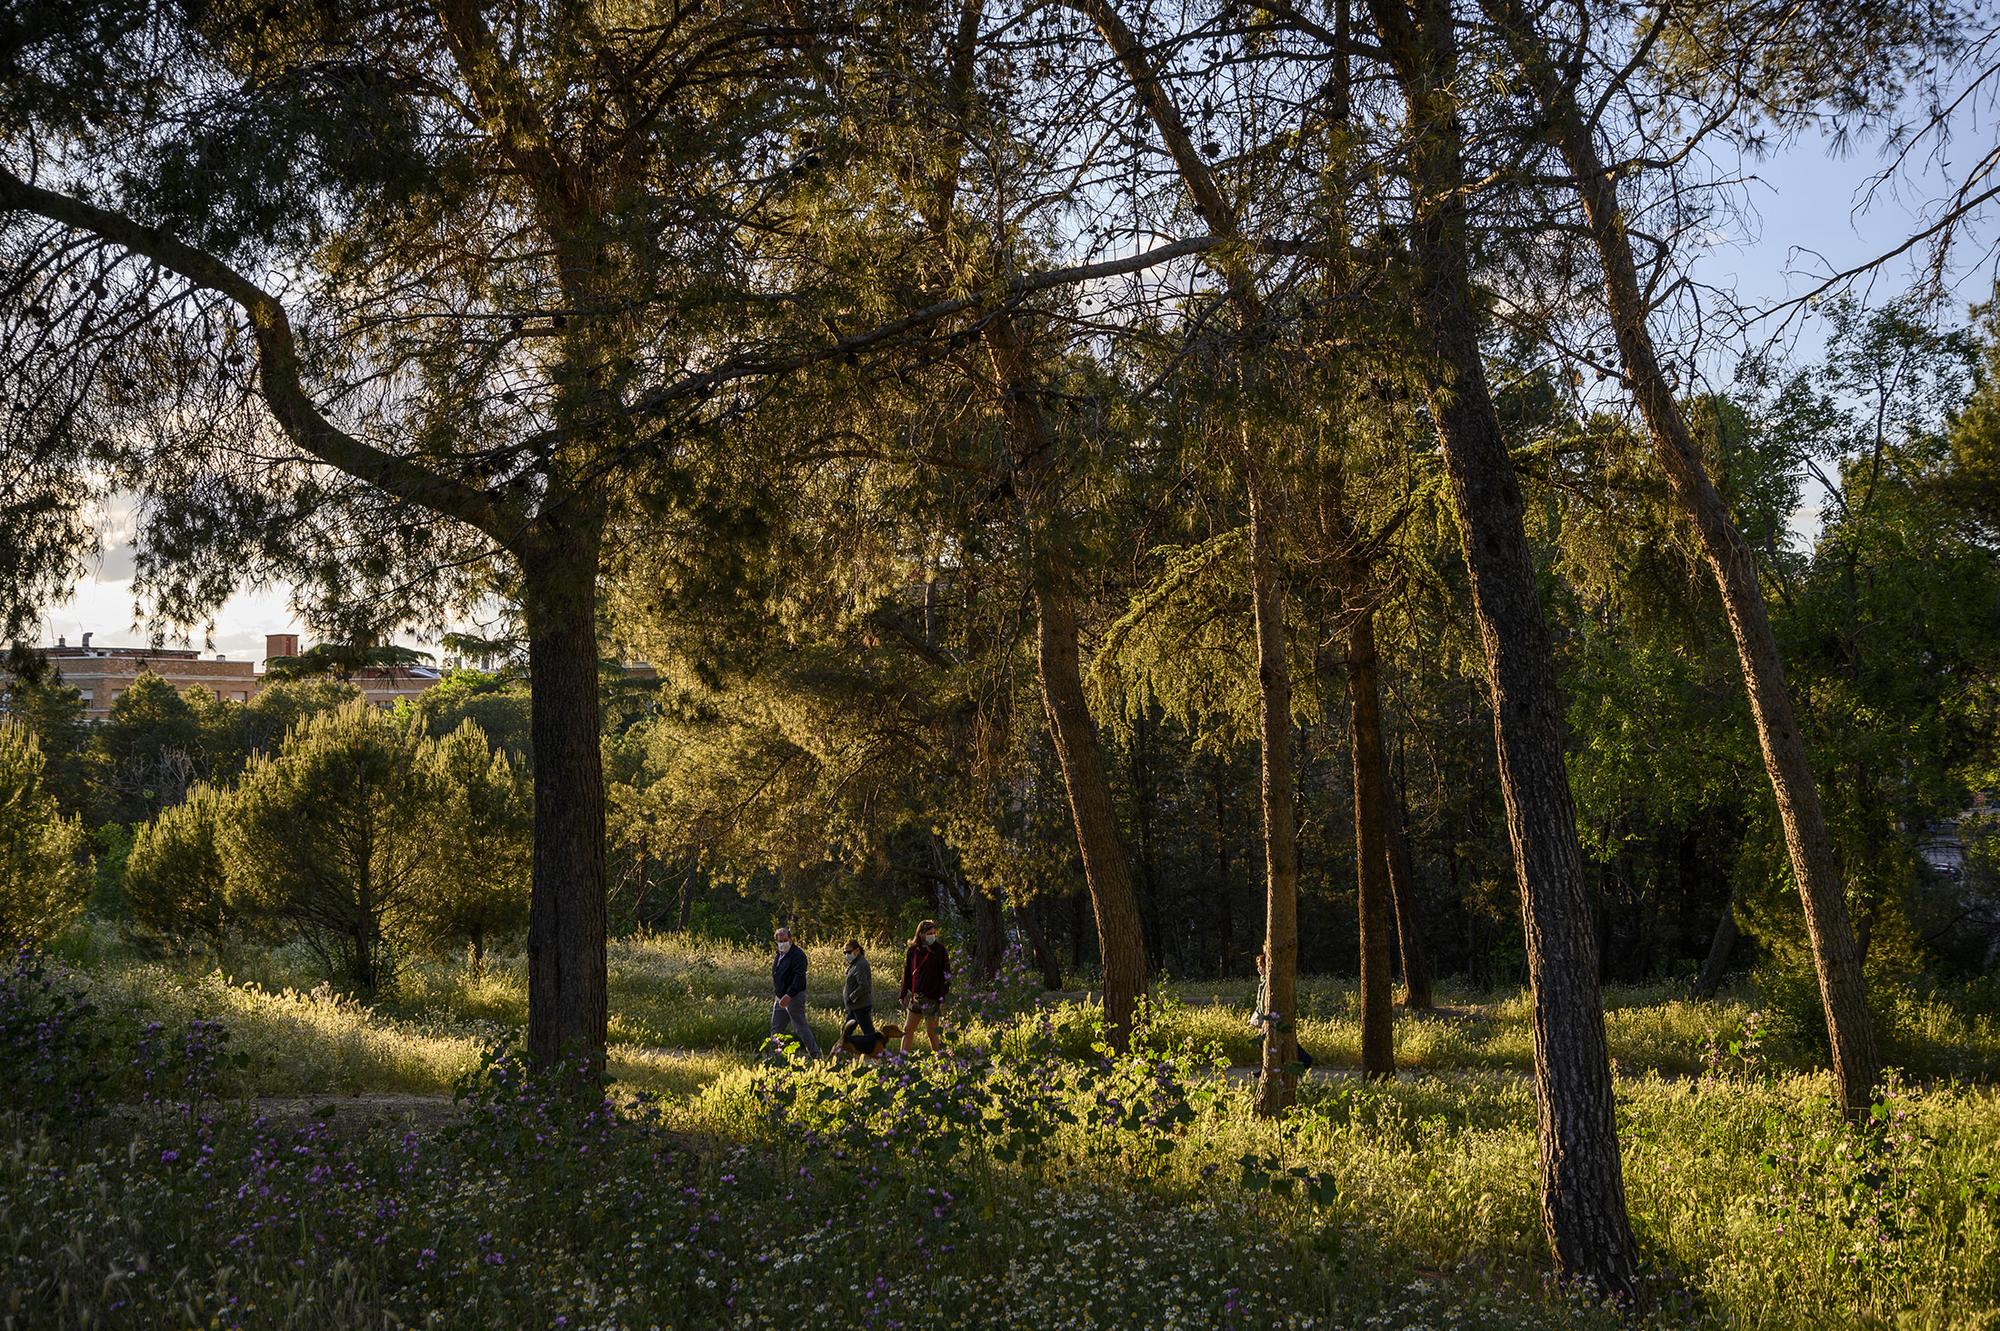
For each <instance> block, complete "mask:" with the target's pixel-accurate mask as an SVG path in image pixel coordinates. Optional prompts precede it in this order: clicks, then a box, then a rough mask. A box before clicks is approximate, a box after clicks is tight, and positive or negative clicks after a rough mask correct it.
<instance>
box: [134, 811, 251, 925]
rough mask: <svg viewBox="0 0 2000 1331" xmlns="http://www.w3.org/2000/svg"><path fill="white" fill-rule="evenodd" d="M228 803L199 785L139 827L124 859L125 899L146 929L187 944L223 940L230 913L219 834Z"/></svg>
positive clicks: (138, 922) (137, 922) (135, 919)
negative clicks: (178, 801)
mask: <svg viewBox="0 0 2000 1331" xmlns="http://www.w3.org/2000/svg"><path fill="white" fill-rule="evenodd" d="M229 805H230V801H229V797H228V796H227V795H226V794H224V793H223V792H221V791H218V790H216V789H214V788H213V787H211V786H206V785H199V786H196V787H194V788H193V789H192V790H190V791H189V792H188V797H187V799H186V800H185V801H184V802H182V803H180V804H176V805H174V806H172V807H171V808H167V809H162V810H161V811H160V816H159V817H157V818H155V819H154V820H153V821H152V822H150V823H147V824H146V825H145V826H143V827H141V828H140V829H139V834H138V835H137V836H136V837H134V838H133V840H132V849H131V851H130V853H129V854H128V855H127V856H126V858H125V904H126V907H127V908H128V909H129V910H130V911H131V913H132V919H133V921H134V922H135V923H136V924H137V925H138V926H139V927H140V929H141V930H143V931H144V932H146V933H149V934H151V935H153V936H154V937H156V938H161V939H164V940H166V941H168V942H170V943H174V944H177V945H182V946H185V945H186V944H188V943H190V942H193V941H195V940H201V941H204V942H207V943H210V944H214V943H219V942H221V941H222V938H223V935H224V934H225V933H226V932H227V930H228V927H229V921H230V912H229V893H228V884H227V881H226V875H225V873H224V870H223V865H222V852H221V850H220V848H219V847H218V846H217V837H218V835H219V834H220V831H221V828H222V825H223V823H224V821H225V820H226V819H227V818H228V816H229Z"/></svg>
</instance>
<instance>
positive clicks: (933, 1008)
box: [910, 994, 944, 1017]
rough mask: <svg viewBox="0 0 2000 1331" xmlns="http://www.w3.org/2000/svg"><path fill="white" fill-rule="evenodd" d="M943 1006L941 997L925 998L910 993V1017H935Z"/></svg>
mask: <svg viewBox="0 0 2000 1331" xmlns="http://www.w3.org/2000/svg"><path fill="white" fill-rule="evenodd" d="M943 1006H944V1000H943V999H942V998H925V997H923V996H922V995H921V994H912V995H910V1015H911V1016H912V1017H935V1016H936V1015H937V1014H938V1010H939V1009H940V1008H942V1007H943Z"/></svg>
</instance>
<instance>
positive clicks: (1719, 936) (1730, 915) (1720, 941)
mask: <svg viewBox="0 0 2000 1331" xmlns="http://www.w3.org/2000/svg"><path fill="white" fill-rule="evenodd" d="M1736 933H1737V929H1736V898H1735V897H1733V896H1732V897H1731V898H1730V899H1729V902H1728V904H1727V905H1725V906H1724V907H1723V908H1722V918H1721V919H1719V920H1717V921H1716V922H1715V936H1714V937H1712V938H1710V939H1709V940H1708V956H1707V957H1706V958H1704V959H1703V961H1702V963H1701V974H1699V975H1697V976H1695V979H1694V996H1695V997H1696V998H1714V997H1715V991H1716V990H1718V989H1720V988H1722V977H1723V976H1724V975H1727V974H1728V973H1729V954H1730V953H1732V952H1734V951H1735V950H1736Z"/></svg>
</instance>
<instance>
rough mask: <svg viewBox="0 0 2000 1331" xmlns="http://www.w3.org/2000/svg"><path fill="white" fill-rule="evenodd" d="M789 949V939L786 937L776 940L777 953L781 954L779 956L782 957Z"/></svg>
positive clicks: (790, 945) (790, 948) (790, 946)
mask: <svg viewBox="0 0 2000 1331" xmlns="http://www.w3.org/2000/svg"><path fill="white" fill-rule="evenodd" d="M791 950H792V944H791V940H790V939H786V938H780V939H779V940H778V955H779V956H781V957H782V956H784V955H785V953H787V952H789V951H791Z"/></svg>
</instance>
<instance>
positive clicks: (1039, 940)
mask: <svg viewBox="0 0 2000 1331" xmlns="http://www.w3.org/2000/svg"><path fill="white" fill-rule="evenodd" d="M1047 902H1048V898H1047V897H1036V898H1035V899H1034V900H1033V901H1031V902H1029V903H1028V904H1027V905H1025V906H1017V907H1015V908H1014V915H1015V918H1017V919H1019V920H1020V921H1021V932H1022V933H1024V934H1026V935H1027V936H1028V947H1029V948H1030V949H1031V950H1032V951H1033V952H1034V954H1035V964H1036V965H1037V966H1040V967H1041V968H1042V988H1044V989H1047V990H1050V991H1051V992H1053V991H1054V990H1057V989H1060V988H1062V985H1063V974H1062V961H1061V959H1060V958H1058V957H1057V956H1056V954H1055V949H1053V948H1051V947H1050V946H1049V931H1048V926H1047V925H1046V924H1044V923H1043V916H1044V915H1045V914H1046V913H1047V910H1048V906H1047Z"/></svg>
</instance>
